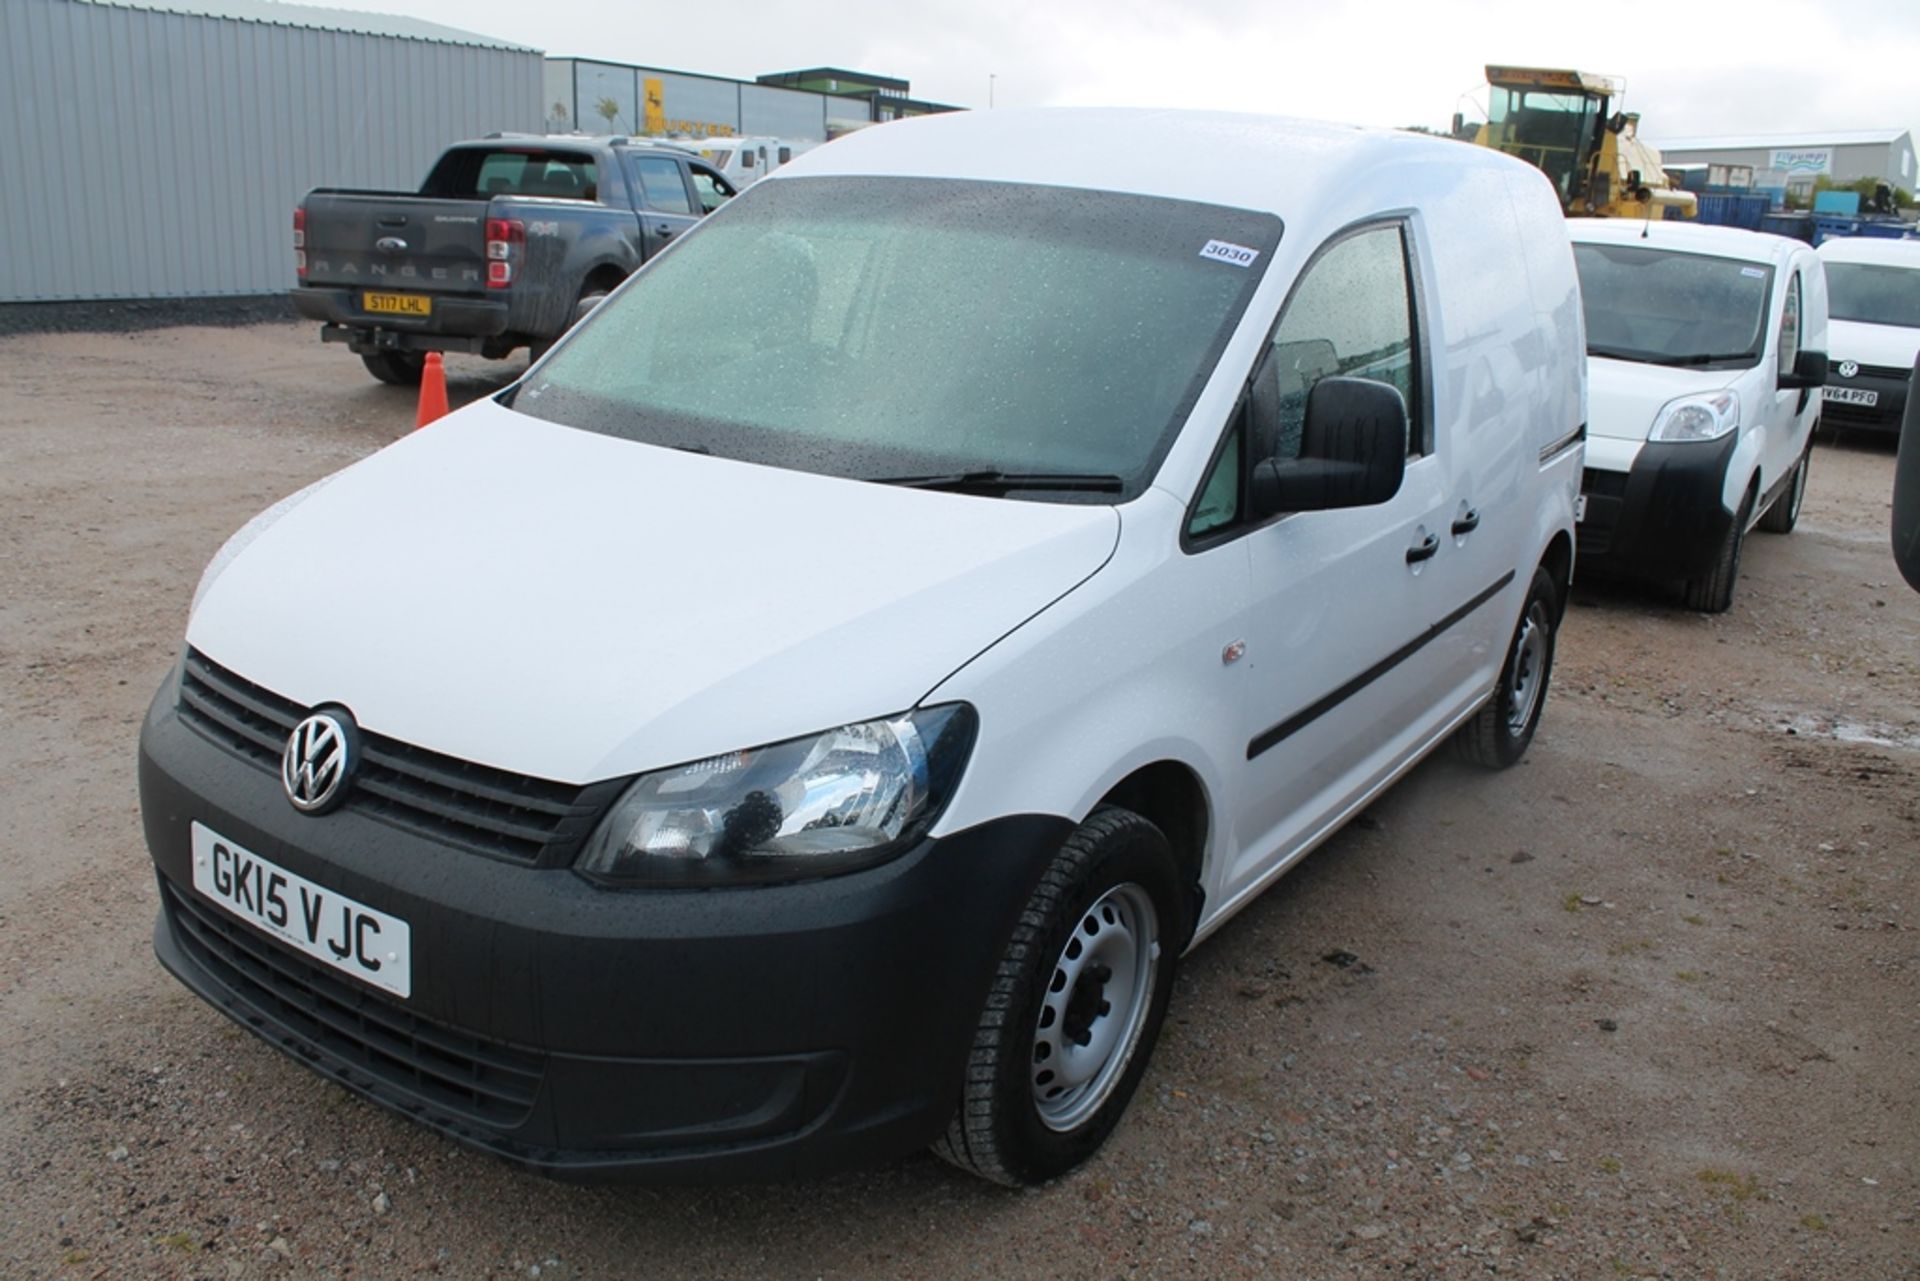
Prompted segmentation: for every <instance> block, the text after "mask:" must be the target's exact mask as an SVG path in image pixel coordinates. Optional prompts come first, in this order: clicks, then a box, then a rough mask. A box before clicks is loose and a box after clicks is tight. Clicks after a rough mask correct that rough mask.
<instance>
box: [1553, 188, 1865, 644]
mask: <svg viewBox="0 0 1920 1281" xmlns="http://www.w3.org/2000/svg"><path fill="white" fill-rule="evenodd" d="M1567 228H1568V231H1569V232H1570V233H1571V235H1572V237H1573V256H1574V260H1575V261H1576V262H1577V263H1578V264H1579V268H1580V291H1581V295H1582V298H1583V299H1584V303H1585V309H1586V318H1587V351H1588V353H1589V354H1590V355H1591V356H1592V364H1591V369H1590V374H1589V376H1590V378H1591V379H1592V382H1591V389H1592V395H1593V420H1592V422H1591V423H1589V424H1588V428H1589V431H1590V436H1589V438H1588V441H1587V469H1586V476H1585V478H1584V480H1583V482H1582V486H1581V494H1580V508H1581V510H1580V564H1581V566H1582V568H1584V569H1590V570H1593V571H1595V572H1599V573H1606V574H1619V575H1622V576H1630V577H1635V578H1641V579H1647V580H1651V581H1660V582H1677V583H1680V584H1681V585H1682V588H1683V597H1682V599H1683V600H1684V601H1685V603H1686V605H1687V607H1688V608H1690V609H1696V610H1701V611H1703V612H1706V613H1720V612H1722V611H1724V610H1725V609H1726V608H1727V607H1728V606H1730V605H1731V604H1732V603H1733V588H1734V583H1735V581H1736V580H1737V578H1738V577H1739V574H1740V552H1741V548H1742V547H1743V546H1744V545H1745V540H1746V536H1747V533H1748V531H1749V530H1751V529H1752V528H1753V527H1754V526H1756V525H1758V526H1759V527H1760V528H1761V529H1763V530H1766V531H1768V532H1769V533H1776V534H1785V533H1789V532H1791V531H1792V529H1793V526H1794V523H1795V522H1796V521H1797V520H1798V519H1799V517H1800V502H1801V499H1802V498H1803V497H1804V496H1805V494H1806V491H1807V467H1808V458H1809V454H1810V452H1811V449H1812V446H1813V429H1814V425H1815V423H1816V422H1818V420H1819V418H1820V404H1821V401H1820V387H1821V385H1822V384H1823V383H1825V382H1826V379H1827V357H1826V350H1827V283H1826V274H1825V273H1824V272H1823V271H1822V270H1821V268H1820V259H1819V258H1818V257H1816V256H1815V254H1814V252H1813V250H1812V249H1810V248H1808V247H1807V246H1806V245H1804V244H1802V243H1801V242H1800V241H1798V240H1789V239H1787V238H1785V237H1784V236H1768V235H1762V234H1760V233H1759V232H1754V231H1742V230H1740V229H1739V228H1737V227H1703V226H1697V225H1695V224H1693V223H1687V222H1640V221H1635V220H1632V219H1617V218H1616V219H1603V218H1575V219H1572V220H1571V221H1569V222H1568V223H1567Z"/></svg>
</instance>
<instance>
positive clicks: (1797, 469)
mask: <svg viewBox="0 0 1920 1281" xmlns="http://www.w3.org/2000/svg"><path fill="white" fill-rule="evenodd" d="M1812 462H1813V442H1812V441H1811V440H1809V441H1808V442H1807V452H1806V453H1804V454H1802V455H1800V461H1799V462H1797V463H1795V464H1794V466H1793V479H1792V480H1790V481H1788V482H1787V487H1786V488H1785V489H1783V490H1781V491H1780V494H1779V496H1778V497H1776V498H1775V499H1774V500H1773V503H1772V505H1771V506H1769V507H1768V508H1767V513H1766V515H1764V516H1762V517H1761V518H1760V525H1759V527H1760V528H1761V529H1764V530H1766V531H1767V532H1768V533H1769V534H1791V533H1792V532H1793V527H1794V526H1795V525H1796V524H1798V523H1799V521H1800V503H1801V500H1803V499H1804V498H1806V496H1807V467H1808V466H1809V465H1810V464H1811V463H1812Z"/></svg>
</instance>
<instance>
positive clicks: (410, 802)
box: [180, 649, 619, 863]
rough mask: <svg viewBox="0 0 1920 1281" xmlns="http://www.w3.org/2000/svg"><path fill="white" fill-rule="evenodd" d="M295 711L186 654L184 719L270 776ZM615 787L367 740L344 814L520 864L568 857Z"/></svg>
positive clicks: (300, 711) (299, 712)
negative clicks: (553, 778)
mask: <svg viewBox="0 0 1920 1281" xmlns="http://www.w3.org/2000/svg"><path fill="white" fill-rule="evenodd" d="M305 715H306V709H305V708H303V707H301V706H300V705H299V704H297V703H294V702H291V701H289V700H288V699H285V698H282V697H281V696H280V695H278V694H275V693H273V692H272V691H270V690H266V689H262V688H261V687H260V686H258V685H255V684H254V683H253V682H251V681H249V680H247V679H245V678H244V677H242V676H239V675H237V674H235V673H233V672H230V671H228V670H227V669H226V668H224V667H221V666H220V665H219V664H217V663H215V662H213V661H212V660H210V659H208V658H207V657H206V655H204V654H202V653H200V652H199V651H197V650H192V649H189V650H188V651H187V661H186V668H185V671H184V673H183V674H182V676H181V681H180V718H181V720H183V721H185V722H186V723H187V724H188V725H191V726H192V727H193V728H194V729H196V730H198V731H199V732H200V733H201V734H203V735H205V736H206V737H207V738H209V739H211V740H212V741H213V742H215V743H218V744H219V745H220V746H221V747H224V748H226V749H227V750H228V751H230V752H232V753H234V754H235V755H237V756H240V757H242V758H244V759H246V760H249V761H251V762H253V763H254V764H256V765H258V766H260V767H261V768H262V769H268V770H272V771H274V772H275V773H278V772H279V769H280V755H281V752H282V751H283V750H284V749H285V747H286V743H287V735H288V734H289V733H290V732H292V730H293V727H294V725H295V724H296V723H298V722H299V720H300V719H301V718H302V717H303V716H305ZM618 788H619V783H618V781H617V780H616V781H614V782H609V783H596V784H590V785H588V786H586V787H576V786H574V785H572V784H569V783H554V782H549V781H547V780H546V779H539V778H530V777H528V776H527V775H524V774H514V773H510V772H508V771H507V770H501V769H494V768H493V767H491V766H488V765H476V764H474V763H472V762H471V761H463V760H460V759H458V758H457V757H453V756H446V755H443V754H441V753H439V752H433V751H428V750H427V749H425V748H421V747H415V746H413V745H411V744H409V743H402V742H400V741H399V740H398V739H392V738H387V737H386V736H384V735H381V734H371V733H367V732H365V731H362V732H361V735H360V760H359V763H358V764H357V765H356V766H355V768H354V773H353V781H352V786H351V788H350V789H349V791H348V793H347V800H346V802H345V806H344V808H346V809H348V810H353V811H357V812H359V813H362V814H366V815H368V816H369V817H372V818H376V819H379V820H380V821H382V822H385V823H390V824H392V825H393V826H395V827H400V828H404V829H406V830H407V831H410V832H414V833H417V834H419V835H421V836H426V837H429V838H431V839H433V840H438V841H443V842H446V843H448V844H452V845H458V846H460V847H462V848H464V849H469V850H474V851H476V852H478V853H482V854H491V855H493V856H495V857H498V858H506V859H512V860H515V861H517V862H523V863H536V862H542V861H545V862H548V863H559V862H564V861H566V860H568V859H570V858H571V856H572V855H573V853H574V852H575V851H577V850H578V848H579V846H580V843H581V842H582V841H584V840H585V839H586V837H587V834H588V833H589V832H591V831H592V830H593V825H594V823H595V821H596V820H597V819H598V818H599V816H600V813H601V811H602V810H603V809H604V808H605V807H606V804H607V802H608V801H609V800H610V799H611V797H612V794H613V793H614V792H615V791H617V790H618Z"/></svg>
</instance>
